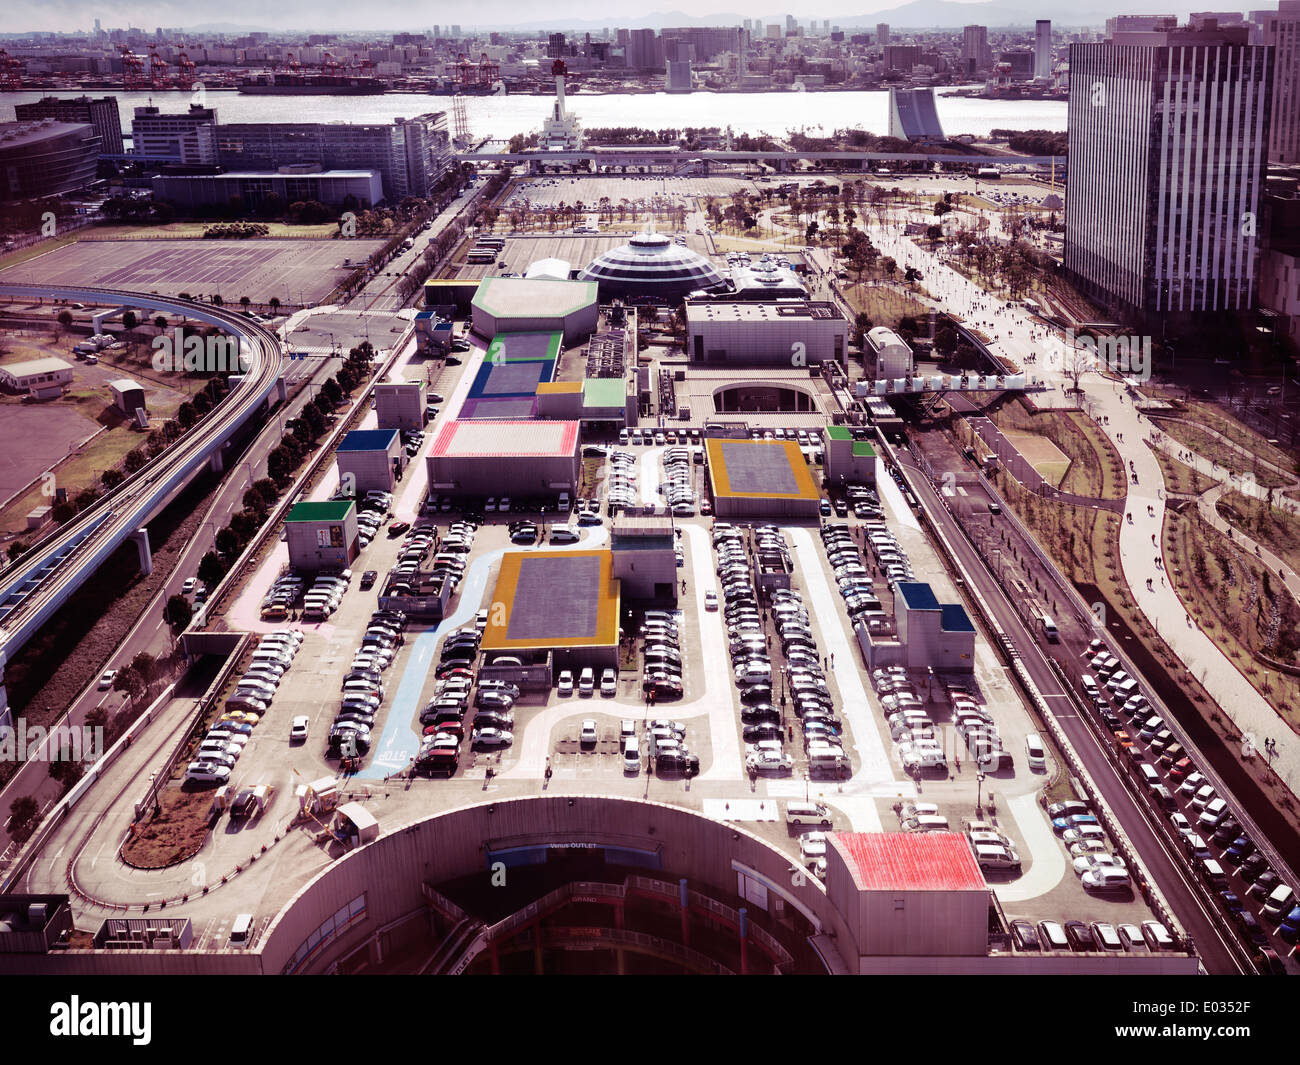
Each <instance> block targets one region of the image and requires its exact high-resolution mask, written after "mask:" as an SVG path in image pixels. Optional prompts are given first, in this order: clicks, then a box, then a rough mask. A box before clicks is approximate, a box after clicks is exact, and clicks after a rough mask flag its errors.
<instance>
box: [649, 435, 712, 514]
mask: <svg viewBox="0 0 1300 1065" xmlns="http://www.w3.org/2000/svg"><path fill="white" fill-rule="evenodd" d="M663 463H664V473H665V474H666V475H667V477H666V479H665V480H664V482H663V483H662V484H660V486H659V491H660V493H661V494H662V495H663V497H664V501H665V502H666V503H667V504H668V506H669V508H670V509H671V510H672V512H673V514H675V515H676V516H677V517H679V518H689V517H693V516H694V515H695V483H694V473H693V468H692V466H691V453H690V451H689V450H688V449H686V448H684V447H670V448H669V449H668V450H667V451H665V452H664V455H663ZM700 513H701V514H705V515H708V514H712V513H713V508H712V507H711V506H710V505H709V502H708V500H705V501H704V502H703V503H702V504H700Z"/></svg>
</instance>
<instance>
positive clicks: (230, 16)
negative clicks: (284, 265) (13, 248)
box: [0, 0, 1244, 34]
mask: <svg viewBox="0 0 1300 1065" xmlns="http://www.w3.org/2000/svg"><path fill="white" fill-rule="evenodd" d="M967 8H968V9H970V11H969V14H968V13H967V12H965V11H963V10H961V9H967ZM1191 9H1192V8H1191V6H1189V5H1184V4H1177V5H1166V7H1165V8H1164V10H1168V12H1169V13H1172V14H1177V15H1180V16H1183V15H1185V14H1187V13H1188V12H1189V11H1190V10H1191ZM277 10H278V11H279V12H280V14H279V16H278V17H277V18H275V19H268V18H267V12H266V9H265V7H264V6H263V5H260V4H255V3H251V2H244V0H237V2H235V3H233V4H230V5H226V6H224V7H223V9H222V12H223V15H224V17H223V18H222V19H220V20H217V19H213V18H212V17H210V16H211V13H210V12H209V11H206V10H201V9H200V10H196V9H194V8H191V7H189V6H187V5H181V4H176V3H161V4H140V3H130V2H128V3H107V4H101V3H98V2H90V0H66V2H63V3H57V4H35V3H28V2H24V3H18V4H15V5H12V6H10V7H8V8H7V9H6V11H5V12H4V13H3V15H0V34H24V33H33V32H36V33H80V32H91V31H92V30H93V27H94V24H95V21H96V19H98V20H99V22H100V24H101V25H102V26H103V27H104V28H105V29H112V28H118V27H122V28H125V27H128V26H135V27H137V28H140V29H147V30H150V31H152V30H153V29H154V28H155V27H157V26H167V27H177V28H181V29H186V30H190V31H191V32H200V33H247V32H258V31H267V32H297V33H306V32H312V31H320V30H326V31H328V30H333V31H336V32H345V33H364V32H367V31H370V32H374V33H376V34H383V33H386V32H389V31H392V30H407V31H412V32H418V31H420V30H421V29H431V28H432V27H433V26H434V25H435V24H439V25H442V26H446V25H447V24H448V22H449V20H450V18H451V17H452V16H451V15H439V14H435V13H431V14H429V15H428V16H426V17H424V18H423V19H421V18H419V17H418V16H415V15H413V14H412V13H411V11H410V10H409V8H406V7H404V6H403V5H399V4H396V3H383V2H381V3H379V4H372V5H369V6H367V8H366V9H365V12H364V13H360V12H357V11H355V9H352V8H348V7H340V8H338V9H336V11H332V12H328V13H326V12H323V11H322V10H321V8H320V6H319V5H308V4H305V3H303V4H293V3H290V4H287V5H279V6H278V8H277ZM905 10H906V11H908V12H909V14H910V13H911V12H913V11H914V12H916V14H915V15H912V16H911V17H912V18H913V19H915V21H903V22H899V23H898V27H899V28H901V29H915V30H918V31H933V30H936V29H939V30H948V29H958V30H959V29H960V28H961V25H962V24H964V23H965V22H970V21H975V22H980V23H984V24H987V25H989V26H1005V25H1009V24H1011V21H1010V20H1011V19H1012V18H1014V19H1015V20H1017V21H1016V24H1017V25H1024V26H1028V27H1031V28H1032V25H1033V22H1034V20H1035V19H1037V18H1040V17H1043V18H1051V19H1053V20H1054V22H1056V23H1057V24H1058V25H1062V26H1065V25H1088V24H1100V23H1101V22H1103V21H1104V20H1105V18H1106V17H1107V16H1109V15H1113V14H1120V13H1123V12H1124V11H1125V8H1124V7H1123V5H1121V4H1119V3H1116V2H1108V0H1101V2H1099V3H1090V4H1084V5H1080V6H1076V7H1074V8H1073V9H1072V13H1071V14H1069V15H1063V14H1062V13H1061V12H1060V10H1059V8H1056V7H1055V6H1054V5H1051V4H1048V3H1044V2H1042V0H1013V2H1011V3H1000V2H989V0H915V2H913V3H908V4H903V5H900V4H898V3H895V2H893V0H826V2H825V3H824V4H821V5H819V7H818V8H817V9H816V10H815V11H813V12H811V13H810V14H808V15H805V14H803V13H801V14H800V15H798V16H796V17H797V19H798V21H799V22H800V24H804V23H806V22H808V21H809V19H810V18H811V19H815V20H817V21H821V20H824V19H831V20H832V21H833V22H835V21H838V22H839V23H840V24H842V25H845V26H872V27H874V25H875V23H876V22H877V21H879V20H881V17H882V16H886V15H893V14H899V13H901V12H902V11H905ZM1243 10H1244V9H1243ZM553 11H554V14H551V15H548V17H547V18H546V19H544V20H538V19H537V18H536V17H535V12H534V10H533V9H532V8H530V7H527V6H525V5H521V4H519V3H518V2H517V0H487V2H486V3H484V4H480V5H478V7H477V8H476V9H475V15H476V20H475V21H474V22H472V23H471V22H463V23H462V28H463V30H464V31H465V32H466V33H473V32H477V31H488V30H498V31H501V30H504V31H511V30H515V31H517V32H541V31H543V30H544V29H545V28H547V27H552V28H555V29H566V28H585V29H590V28H591V27H596V28H601V27H604V26H609V27H611V29H612V28H613V27H614V26H616V25H621V26H638V27H642V26H649V27H656V28H658V27H660V26H674V25H708V24H713V23H716V24H719V25H731V24H733V23H734V24H739V23H740V22H741V21H742V20H743V19H744V18H747V17H749V18H752V17H754V16H752V15H744V14H742V13H740V12H738V11H737V10H736V5H735V4H734V3H732V2H731V0H716V2H715V3H714V4H712V5H704V6H703V7H702V6H697V5H692V7H691V9H690V12H689V13H686V12H683V11H682V10H680V9H677V8H673V7H671V6H668V5H665V6H664V7H663V8H656V9H655V10H652V11H649V12H647V11H646V10H645V6H644V5H637V4H631V3H626V2H619V3H615V4H613V5H610V4H598V3H595V2H593V0H566V2H565V3H562V4H559V5H555V7H554V8H553ZM457 17H463V16H457ZM759 17H760V19H761V20H762V21H763V22H765V23H766V22H774V23H778V22H779V23H782V24H784V20H785V18H786V15H785V14H784V13H779V12H778V13H768V14H765V15H761V16H759ZM900 17H901V16H900ZM944 18H946V19H948V20H950V21H943V22H942V23H941V19H944ZM444 19H446V20H448V22H443V21H442V20H444Z"/></svg>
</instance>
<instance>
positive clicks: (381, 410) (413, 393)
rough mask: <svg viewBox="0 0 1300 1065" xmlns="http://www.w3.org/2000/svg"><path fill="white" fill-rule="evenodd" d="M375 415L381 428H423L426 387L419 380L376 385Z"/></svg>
mask: <svg viewBox="0 0 1300 1065" xmlns="http://www.w3.org/2000/svg"><path fill="white" fill-rule="evenodd" d="M375 417H376V425H377V427H378V428H380V429H423V428H424V387H423V386H422V385H421V384H420V383H419V382H418V381H411V382H405V383H403V384H381V385H375Z"/></svg>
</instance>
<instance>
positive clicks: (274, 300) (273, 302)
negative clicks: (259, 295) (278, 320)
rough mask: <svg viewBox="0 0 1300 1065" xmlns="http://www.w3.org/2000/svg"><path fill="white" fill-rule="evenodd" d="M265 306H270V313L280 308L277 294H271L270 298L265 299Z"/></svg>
mask: <svg viewBox="0 0 1300 1065" xmlns="http://www.w3.org/2000/svg"><path fill="white" fill-rule="evenodd" d="M267 306H269V307H270V308H271V313H272V314H274V313H275V312H276V311H278V310H279V309H280V298H279V297H278V296H272V297H271V298H270V300H268V301H267Z"/></svg>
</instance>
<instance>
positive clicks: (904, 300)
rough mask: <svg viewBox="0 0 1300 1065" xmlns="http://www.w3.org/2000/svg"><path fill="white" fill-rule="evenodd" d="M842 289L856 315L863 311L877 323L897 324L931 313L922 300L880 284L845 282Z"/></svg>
mask: <svg viewBox="0 0 1300 1065" xmlns="http://www.w3.org/2000/svg"><path fill="white" fill-rule="evenodd" d="M840 291H841V292H843V293H844V298H845V299H846V300H847V301H848V304H849V306H850V307H852V308H853V313H854V314H855V315H857V314H861V313H862V312H863V311H865V312H866V313H867V316H868V317H869V318H870V319H871V320H872V321H873V322H874V323H875V324H876V325H885V324H889V325H891V326H897V325H898V322H899V321H900V319H903V318H908V317H916V316H917V315H923V314H928V313H929V308H928V307H927V306H926V305H925V304H924V303H922V302H921V301H920V300H918V299H916V298H915V297H913V296H910V295H908V294H907V293H905V292H899V291H898V290H897V289H893V288H887V287H884V286H880V285H871V286H864V285H856V284H853V283H852V282H848V281H846V282H843V283H842V285H841V288H840Z"/></svg>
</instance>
